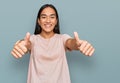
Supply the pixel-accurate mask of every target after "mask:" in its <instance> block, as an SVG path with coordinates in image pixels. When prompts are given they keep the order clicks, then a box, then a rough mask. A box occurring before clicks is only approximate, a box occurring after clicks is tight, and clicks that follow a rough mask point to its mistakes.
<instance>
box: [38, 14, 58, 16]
mask: <svg viewBox="0 0 120 83" xmlns="http://www.w3.org/2000/svg"><path fill="white" fill-rule="evenodd" d="M40 16H47V15H46V14H41V15H40ZM50 16H56V14H50Z"/></svg>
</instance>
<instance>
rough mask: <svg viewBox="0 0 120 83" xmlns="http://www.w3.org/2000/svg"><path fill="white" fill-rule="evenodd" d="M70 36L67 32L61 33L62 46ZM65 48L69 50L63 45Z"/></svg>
mask: <svg viewBox="0 0 120 83" xmlns="http://www.w3.org/2000/svg"><path fill="white" fill-rule="evenodd" d="M70 38H72V37H71V36H69V35H68V34H63V35H62V39H63V44H64V47H65V43H66V41H67V40H68V39H70ZM65 49H66V50H70V49H68V48H66V47H65Z"/></svg>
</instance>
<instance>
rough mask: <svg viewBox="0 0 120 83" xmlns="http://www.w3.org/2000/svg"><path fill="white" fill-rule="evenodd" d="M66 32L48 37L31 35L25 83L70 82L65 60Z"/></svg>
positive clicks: (67, 36)
mask: <svg viewBox="0 0 120 83" xmlns="http://www.w3.org/2000/svg"><path fill="white" fill-rule="evenodd" d="M68 38H71V37H70V36H69V35H67V34H55V35H54V36H53V37H51V38H50V39H45V38H43V37H42V36H40V35H32V36H31V38H30V40H31V43H32V48H31V56H30V62H29V71H28V80H27V83H71V82H70V75H69V69H68V64H67V60H66V53H65V52H66V47H65V42H66V40H67V39H68Z"/></svg>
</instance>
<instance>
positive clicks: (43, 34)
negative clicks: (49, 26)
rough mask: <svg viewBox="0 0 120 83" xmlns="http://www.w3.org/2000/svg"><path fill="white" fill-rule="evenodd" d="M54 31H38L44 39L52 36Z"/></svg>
mask: <svg viewBox="0 0 120 83" xmlns="http://www.w3.org/2000/svg"><path fill="white" fill-rule="evenodd" d="M54 34H55V33H54V32H51V33H45V32H41V33H40V35H41V36H42V37H44V38H45V39H49V38H51V37H52V36H54Z"/></svg>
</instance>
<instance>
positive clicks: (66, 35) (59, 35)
mask: <svg viewBox="0 0 120 83" xmlns="http://www.w3.org/2000/svg"><path fill="white" fill-rule="evenodd" d="M65 37H71V36H70V35H68V34H56V38H65Z"/></svg>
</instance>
